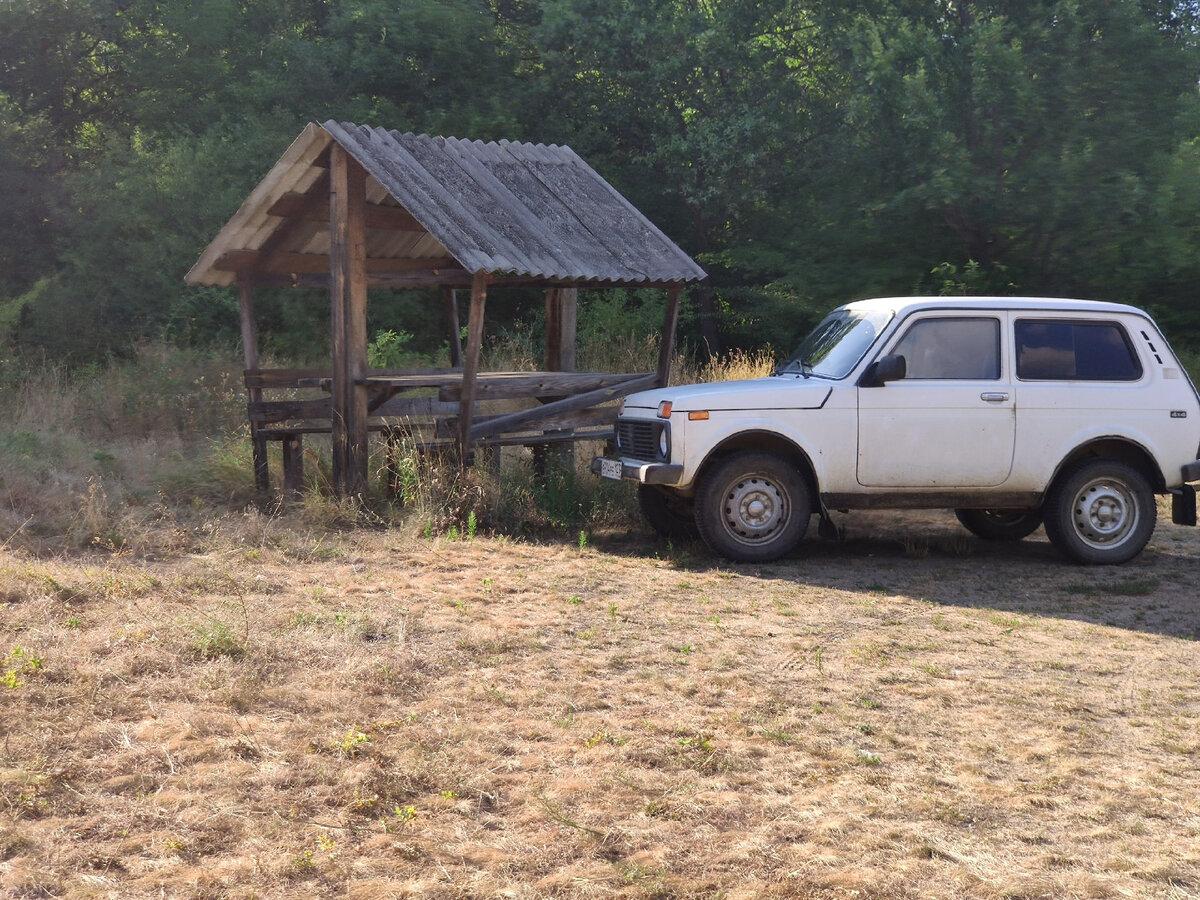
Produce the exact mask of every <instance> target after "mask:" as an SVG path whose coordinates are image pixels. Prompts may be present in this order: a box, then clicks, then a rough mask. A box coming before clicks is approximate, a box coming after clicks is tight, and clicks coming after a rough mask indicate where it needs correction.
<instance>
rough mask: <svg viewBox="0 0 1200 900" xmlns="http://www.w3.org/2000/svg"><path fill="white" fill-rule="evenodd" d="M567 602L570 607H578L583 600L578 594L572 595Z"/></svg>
mask: <svg viewBox="0 0 1200 900" xmlns="http://www.w3.org/2000/svg"><path fill="white" fill-rule="evenodd" d="M567 602H568V603H570V604H571V605H572V606H578V605H579V604H580V603H582V602H583V598H582V597H581V596H579V595H578V594H572V595H571V596H570V597H568V598H567Z"/></svg>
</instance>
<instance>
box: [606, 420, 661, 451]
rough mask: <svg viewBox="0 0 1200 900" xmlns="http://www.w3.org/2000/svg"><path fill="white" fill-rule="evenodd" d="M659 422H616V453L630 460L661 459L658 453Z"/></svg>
mask: <svg viewBox="0 0 1200 900" xmlns="http://www.w3.org/2000/svg"><path fill="white" fill-rule="evenodd" d="M662 428H663V426H662V424H661V423H659V422H625V421H620V420H618V421H617V452H618V453H620V454H621V456H628V457H630V458H632V459H651V460H657V459H661V458H662V455H661V454H660V453H659V452H658V435H659V432H661V431H662Z"/></svg>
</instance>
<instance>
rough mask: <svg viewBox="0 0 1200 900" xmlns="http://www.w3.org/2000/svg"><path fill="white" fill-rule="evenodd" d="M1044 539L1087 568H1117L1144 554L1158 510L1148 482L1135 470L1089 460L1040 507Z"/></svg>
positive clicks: (1056, 484)
mask: <svg viewBox="0 0 1200 900" xmlns="http://www.w3.org/2000/svg"><path fill="white" fill-rule="evenodd" d="M1042 513H1043V516H1044V518H1045V525H1046V536H1047V537H1049V538H1050V543H1051V544H1053V545H1054V546H1055V548H1057V549H1058V551H1059V552H1060V553H1062V554H1064V555H1065V556H1068V557H1070V558H1071V559H1073V560H1075V561H1076V562H1081V563H1085V564H1087V565H1117V564H1119V563H1123V562H1127V561H1128V560H1130V559H1133V557H1135V556H1137V555H1138V554H1139V553H1141V552H1142V549H1143V548H1144V547H1145V546H1146V544H1147V543H1148V542H1149V540H1150V535H1151V534H1153V533H1154V523H1155V520H1156V519H1157V516H1158V510H1157V509H1156V507H1155V503H1154V492H1153V491H1152V490H1151V489H1150V483H1149V482H1148V481H1147V480H1146V476H1144V475H1143V474H1142V473H1141V472H1139V471H1138V470H1137V469H1135V468H1134V467H1133V466H1130V465H1127V464H1126V463H1122V462H1117V461H1116V460H1105V459H1097V460H1089V461H1087V462H1084V463H1081V464H1079V465H1078V466H1076V467H1074V468H1073V469H1069V470H1068V471H1066V472H1065V473H1063V474H1062V475H1060V476H1059V477H1058V479H1057V480H1056V481H1055V482H1054V484H1053V485H1052V486H1051V488H1050V491H1049V492H1048V493H1047V494H1046V502H1045V505H1044V506H1043V508H1042Z"/></svg>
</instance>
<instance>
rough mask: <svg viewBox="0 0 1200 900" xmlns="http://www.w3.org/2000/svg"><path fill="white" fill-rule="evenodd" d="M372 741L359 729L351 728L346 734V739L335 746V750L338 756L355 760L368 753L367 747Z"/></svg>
mask: <svg viewBox="0 0 1200 900" xmlns="http://www.w3.org/2000/svg"><path fill="white" fill-rule="evenodd" d="M370 740H371V738H370V737H368V736H367V735H366V734H364V733H363V732H361V731H359V730H358V729H357V728H351V729H350V730H349V731H347V732H346V735H345V737H343V738H342V739H341V740H340V741H338V742H337V743H336V744H335V745H334V747H333V750H334V752H335V753H336V754H337V755H338V756H343V757H345V758H346V759H354V758H356V757H358V756H360V755H361V754H362V753H364V752H366V746H365V745H366V744H368V743H370Z"/></svg>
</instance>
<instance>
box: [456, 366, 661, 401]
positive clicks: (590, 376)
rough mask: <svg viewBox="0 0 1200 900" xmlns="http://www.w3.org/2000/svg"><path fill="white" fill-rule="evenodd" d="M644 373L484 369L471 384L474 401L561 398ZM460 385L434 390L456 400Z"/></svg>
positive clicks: (618, 382)
mask: <svg viewBox="0 0 1200 900" xmlns="http://www.w3.org/2000/svg"><path fill="white" fill-rule="evenodd" d="M643 377H645V373H636V374H632V375H629V374H605V373H603V372H560V373H555V372H532V373H529V374H527V375H526V374H519V373H514V374H507V373H505V374H502V373H498V372H486V373H483V374H481V375H480V377H479V380H478V382H477V384H476V385H475V399H476V400H519V399H524V398H526V397H530V398H533V397H537V398H540V397H551V398H556V399H557V398H562V397H565V396H567V395H569V394H578V393H582V392H584V391H594V390H596V389H597V388H602V387H610V386H614V385H620V384H624V383H625V382H627V381H632V380H633V379H635V378H643ZM461 390H462V388H461V385H459V384H457V383H451V384H447V385H445V386H444V387H442V388H441V389H440V390H439V391H438V399H440V400H458V399H459V398H460V397H461Z"/></svg>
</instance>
